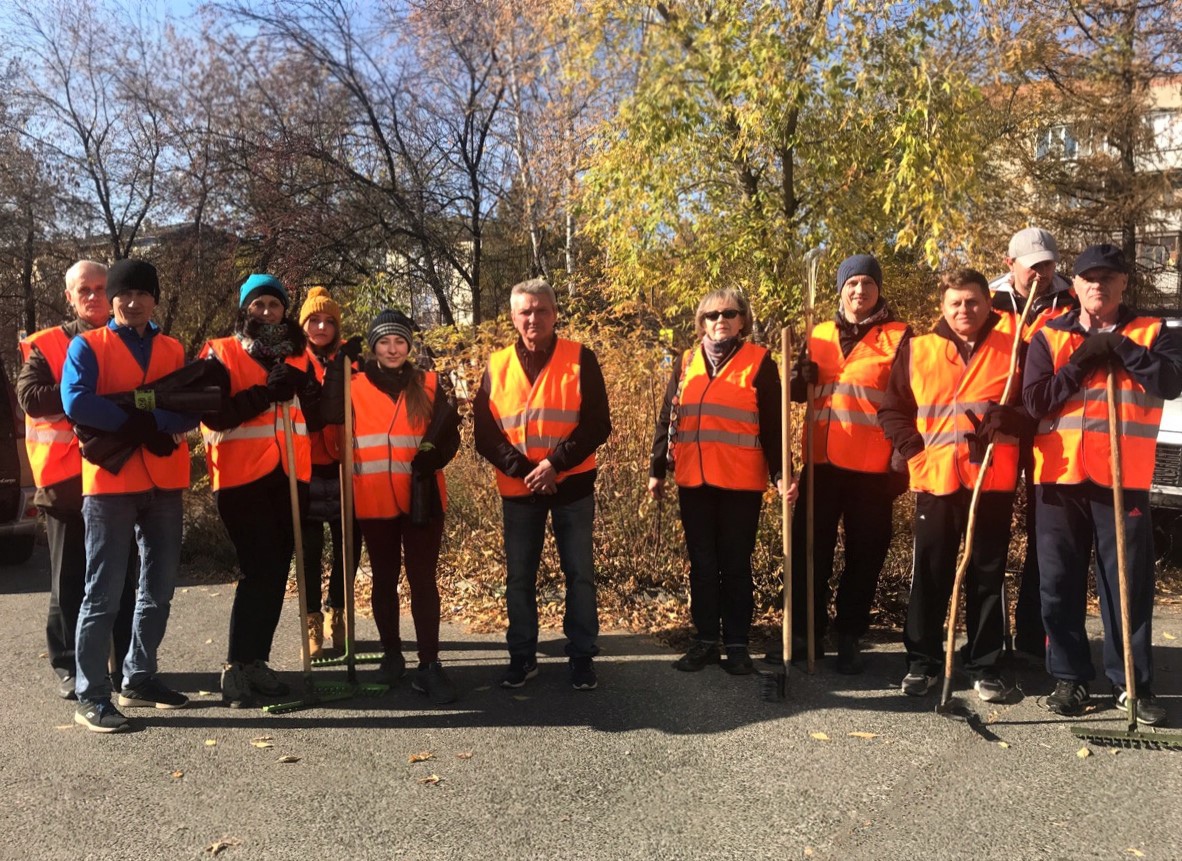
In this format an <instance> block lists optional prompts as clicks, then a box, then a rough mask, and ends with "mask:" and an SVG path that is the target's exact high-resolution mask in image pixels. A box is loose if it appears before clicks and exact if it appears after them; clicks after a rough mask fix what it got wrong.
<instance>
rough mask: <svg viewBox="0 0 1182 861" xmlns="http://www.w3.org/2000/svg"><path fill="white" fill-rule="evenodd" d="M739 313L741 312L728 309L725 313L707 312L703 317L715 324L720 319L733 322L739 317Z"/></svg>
mask: <svg viewBox="0 0 1182 861" xmlns="http://www.w3.org/2000/svg"><path fill="white" fill-rule="evenodd" d="M739 313H740V312H739V311H737V310H736V309H734V308H727V309H726V310H725V311H707V312H706V313H704V314H703V315H702V317H703V318H704V319H706V320H709V321H710V322H711V323H713V322H714V321H715V320H717V319H718V318H719V317H721V318H722V319H724V320H733V319H735V318H736V317H738V316H739Z"/></svg>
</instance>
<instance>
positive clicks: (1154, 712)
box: [1112, 685, 1166, 726]
mask: <svg viewBox="0 0 1182 861" xmlns="http://www.w3.org/2000/svg"><path fill="white" fill-rule="evenodd" d="M1137 688H1138V691H1137V723H1142V724H1145V725H1146V726H1157V725H1158V724H1160V723H1162V722H1163V721H1165V719H1166V708H1165V706H1163V705H1162V704H1161V703H1159V702H1158V701H1157V697H1155V696H1154V695H1153V691H1151V690H1150V689H1149V686H1148V685H1138V686H1137ZM1112 702H1113V705H1115V706H1116V707H1117V708H1118V709H1120V710H1121V711H1123V712H1124V713H1125V714H1126V715H1127V714H1128V713H1129V694H1128V692H1127V691H1126V690H1125V689H1124V686H1123V685H1113V686H1112Z"/></svg>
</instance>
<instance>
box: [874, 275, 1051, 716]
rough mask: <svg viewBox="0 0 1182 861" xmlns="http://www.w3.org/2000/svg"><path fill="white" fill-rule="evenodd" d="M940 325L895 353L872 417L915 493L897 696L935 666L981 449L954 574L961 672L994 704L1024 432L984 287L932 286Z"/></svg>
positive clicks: (918, 684) (998, 695)
mask: <svg viewBox="0 0 1182 861" xmlns="http://www.w3.org/2000/svg"><path fill="white" fill-rule="evenodd" d="M940 295H941V311H942V313H943V319H942V320H940V322H939V323H937V324H936V328H935V330H934V331H933V332H931V333H930V334H927V335H920V336H918V337H916V338H912V339H911V340H910V341H908V342H907V343H906V344H904V345H903V346H902V347H901V348H900V349H899V354H898V358H897V359H896V360H895V365H894V367H893V368H892V369H891V377H890V382H889V384H888V387H887V393H886V397H885V399H884V400H883V404H882V406H881V407H880V408H879V410H878V418H879V420H880V421H881V422H882V427H883V430H884V431H885V432H886V436H887V439H889V440H890V441H891V444H892V445H893V446H894V447H895V449H896V450H897V451H898V452H899V453H900V454H901V455H902V456H903V457H905V458H907V468H908V472H909V474H910V476H911V489H912V490H913V491H914V492H915V555H914V561H913V563H912V580H911V599H910V601H909V602H908V605H907V622H906V625H905V627H904V629H903V642H904V645H905V646H906V647H907V665H908V672H907V675H906V677H905V678H904V679H903V684H902V691H903V693H905V694H907V695H908V696H923V695H924V694H925V693H927V692H928V691H929V690H930V689H931V688H932V686H933V685H935V683H936V679H937V678H938V676H939V675H940V669H941V667H942V666H943V663H944V646H945V643H944V622H945V617H946V615H947V612H948V601H949V598H950V597H951V594H952V584H953V579H954V574H955V571H956V565H957V556H958V552H959V550H960V543H961V540H962V538H963V537H964V534H965V529H966V527H967V525H968V515H969V502H970V500H971V498H972V493H973V486H974V484H975V482H976V480H977V474H978V471H979V469H980V466H979V465H980V463H981V461H982V457H983V454H984V451H985V448H986V446H987V445H988V444H989V443H990V442H992V443H993V444H994V449H993V460H992V463H991V465H990V467H989V471H988V473H987V474H986V476H985V480H984V484H983V485H982V491H983V493H982V494H981V497H980V499H979V501H978V504H977V511H976V527H975V529H976V532H975V538H974V540H973V546H972V555H971V557H970V562H969V567H968V571H967V573H966V575H965V596H966V618H965V628H966V630H967V632H968V643H967V644H966V645H965V648H964V650H963V652H962V656H963V659H964V667H965V670H966V672H967V673H968V674H969V676H970V678H971V679H972V680H973V687H974V688H975V689H976V691H977V695H978V696H979V697H980V698H981V699H982V700H984V701H986V702H999V701H1001V700H1004V699H1005V697H1006V695H1007V694H1008V692H1009V688H1008V686H1007V685H1006V683H1005V682H1004V681H1003V680H1002V678H1001V675H1000V674H999V673H998V670H997V660H998V658H999V657H1000V656H1001V650H1002V641H1003V638H1002V607H1001V587H1002V578H1003V577H1004V576H1005V564H1006V552H1007V550H1008V548H1009V544H1010V512H1011V510H1012V508H1013V503H1014V488H1015V486H1016V484H1017V480H1018V439H1017V438H1018V437H1019V436H1021V435H1023V434H1028V433H1030V432H1031V431H1032V430H1033V424H1032V422H1031V421H1030V418H1029V417H1028V416H1026V415H1025V414H1024V413H1022V411H1021V409H1020V408H1019V407H1017V406H1015V405H1013V403H1012V402H1013V401H1017V400H1018V396H1019V389H1018V387H1017V386H1016V385H1015V386H1013V387H1011V401H1012V402H1011V403H1010V404H1007V405H999V401H1001V399H1002V394H1003V392H1004V391H1005V388H1006V381H1007V378H1008V377H1009V370H1010V356H1011V353H1012V348H1013V344H1014V338H1015V335H1014V334H1013V333H1012V332H1006V331H1003V330H1002V329H1000V328H998V322H999V321H1000V319H1001V318H1000V316H999V315H998V314H997V313H996V312H994V311H992V310H990V307H989V284H988V282H987V281H986V280H985V276H983V275H981V274H980V273H979V272H975V271H973V270H971V269H961V270H958V271H955V272H950V273H948V274H946V275H944V276H943V277H942V278H941V279H940Z"/></svg>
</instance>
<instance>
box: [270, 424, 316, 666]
mask: <svg viewBox="0 0 1182 861" xmlns="http://www.w3.org/2000/svg"><path fill="white" fill-rule="evenodd" d="M278 407H279V409H280V411H281V413H282V415H283V439H284V442H285V443H286V446H287V492H288V496H290V497H291V535H292V539H293V541H294V543H295V564H296V595H297V596H298V597H299V602H300V661H301V663H302V664H303V669H304V678H305V679H307V678H308V677H310V676H311V675H312V655H311V653H310V652H309V651H308V594H307V589H306V587H305V585H304V540H303V529H302V528H301V524H300V497H299V485H298V484H297V480H296V453H295V439H294V438H293V433H294V430H295V429H294V427H293V426H292V421H291V402H290V401H285V402H284V403H282V404H279V405H278Z"/></svg>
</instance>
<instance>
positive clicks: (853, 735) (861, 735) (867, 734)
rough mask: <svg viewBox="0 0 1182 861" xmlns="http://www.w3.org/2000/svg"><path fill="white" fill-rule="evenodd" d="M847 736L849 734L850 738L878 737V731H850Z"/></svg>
mask: <svg viewBox="0 0 1182 861" xmlns="http://www.w3.org/2000/svg"><path fill="white" fill-rule="evenodd" d="M849 736H850V738H878V733H876V732H851V733H850V734H849Z"/></svg>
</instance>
